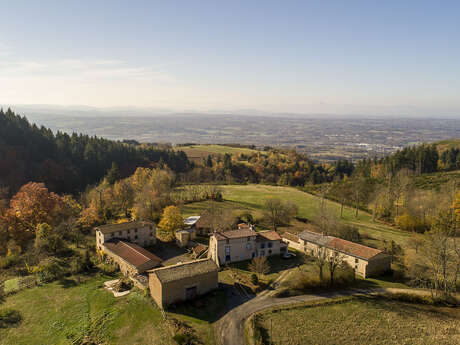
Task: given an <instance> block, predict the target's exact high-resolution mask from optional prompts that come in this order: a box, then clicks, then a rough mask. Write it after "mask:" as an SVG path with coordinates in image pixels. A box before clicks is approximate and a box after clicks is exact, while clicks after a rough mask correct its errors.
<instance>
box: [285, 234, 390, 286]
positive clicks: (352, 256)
mask: <svg viewBox="0 0 460 345" xmlns="http://www.w3.org/2000/svg"><path fill="white" fill-rule="evenodd" d="M282 238H283V241H284V242H285V243H286V244H288V246H289V247H291V248H294V249H297V250H299V251H301V252H304V253H306V254H307V255H314V253H315V251H316V250H318V248H326V250H327V252H328V253H329V254H332V253H333V252H338V253H340V254H341V256H342V258H343V261H344V262H346V263H348V264H349V265H350V267H352V268H353V269H354V270H355V273H356V274H357V275H359V276H362V277H364V278H367V277H369V276H375V275H379V274H382V273H384V272H385V271H388V270H390V268H391V256H389V255H387V254H385V253H384V252H382V251H381V250H379V249H375V248H370V247H367V246H363V245H361V244H358V243H354V242H350V241H346V240H343V239H341V238H337V237H334V236H325V235H322V234H318V233H315V232H311V231H307V230H306V231H303V232H301V233H300V234H299V235H294V234H291V233H287V232H286V233H284V234H283V236H282Z"/></svg>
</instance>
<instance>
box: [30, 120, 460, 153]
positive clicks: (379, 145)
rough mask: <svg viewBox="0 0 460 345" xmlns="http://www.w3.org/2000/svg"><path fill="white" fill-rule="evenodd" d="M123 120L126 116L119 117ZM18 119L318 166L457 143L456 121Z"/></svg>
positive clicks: (458, 126)
mask: <svg viewBox="0 0 460 345" xmlns="http://www.w3.org/2000/svg"><path fill="white" fill-rule="evenodd" d="M123 114H129V115H128V116H123ZM22 115H25V116H27V118H29V119H30V120H31V121H32V122H35V123H37V124H39V125H44V126H46V127H49V128H51V129H52V130H53V131H57V130H60V131H64V132H69V133H71V132H82V133H87V134H89V135H98V136H102V137H105V138H108V139H115V140H122V139H134V140H137V141H140V142H155V143H171V144H173V145H175V144H183V143H197V144H209V143H213V144H225V143H232V144H235V143H236V144H243V145H255V146H257V147H263V146H274V147H292V148H295V149H296V150H298V151H301V152H305V153H307V154H308V155H309V156H310V157H312V158H313V159H315V160H318V161H334V160H338V159H342V158H347V159H351V160H357V159H362V158H372V157H374V156H377V157H382V156H384V155H386V154H389V153H392V152H395V151H396V150H398V149H400V148H402V147H404V146H408V145H413V144H417V143H422V142H435V141H440V140H447V139H451V138H458V137H460V119H455V118H446V119H432V118H394V117H389V118H384V117H378V118H377V117H376V118H358V117H356V118H345V117H325V116H324V115H322V116H321V115H318V117H300V116H245V115H224V114H222V115H209V114H168V115H152V116H147V115H145V114H141V115H139V114H136V113H135V114H134V115H133V114H132V112H129V111H126V112H121V111H117V112H113V113H110V112H106V113H102V114H101V113H96V114H94V113H91V111H80V112H78V113H75V112H74V113H72V112H68V113H67V112H64V114H59V113H52V114H49V113H45V112H43V111H28V112H25V113H24V112H23V113H22Z"/></svg>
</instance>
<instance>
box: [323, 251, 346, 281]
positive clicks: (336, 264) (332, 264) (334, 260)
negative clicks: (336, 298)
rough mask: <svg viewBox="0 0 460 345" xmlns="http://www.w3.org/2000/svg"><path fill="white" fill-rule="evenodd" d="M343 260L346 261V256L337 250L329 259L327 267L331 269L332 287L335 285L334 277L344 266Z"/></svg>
mask: <svg viewBox="0 0 460 345" xmlns="http://www.w3.org/2000/svg"><path fill="white" fill-rule="evenodd" d="M343 259H344V256H343V255H342V254H341V253H339V252H337V251H335V250H334V251H333V252H332V253H331V255H329V256H328V257H327V266H328V268H329V275H330V278H331V281H330V284H331V286H332V285H334V275H335V273H336V271H337V269H338V268H340V267H342V266H343V264H344V262H343Z"/></svg>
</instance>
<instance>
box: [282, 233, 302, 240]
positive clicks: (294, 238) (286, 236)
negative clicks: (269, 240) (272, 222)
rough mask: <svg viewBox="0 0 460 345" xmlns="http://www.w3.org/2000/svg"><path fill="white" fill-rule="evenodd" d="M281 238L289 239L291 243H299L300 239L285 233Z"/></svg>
mask: <svg viewBox="0 0 460 345" xmlns="http://www.w3.org/2000/svg"><path fill="white" fill-rule="evenodd" d="M281 237H282V238H285V239H287V240H289V241H292V242H296V243H299V238H298V237H297V235H294V234H291V233H290V232H285V233H284V234H283V236H281Z"/></svg>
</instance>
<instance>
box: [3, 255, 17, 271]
mask: <svg viewBox="0 0 460 345" xmlns="http://www.w3.org/2000/svg"><path fill="white" fill-rule="evenodd" d="M19 261H20V257H19V255H17V254H13V255H9V256H5V257H3V258H0V269H7V268H10V267H13V266H14V265H16V264H17V263H18V262H19Z"/></svg>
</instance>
